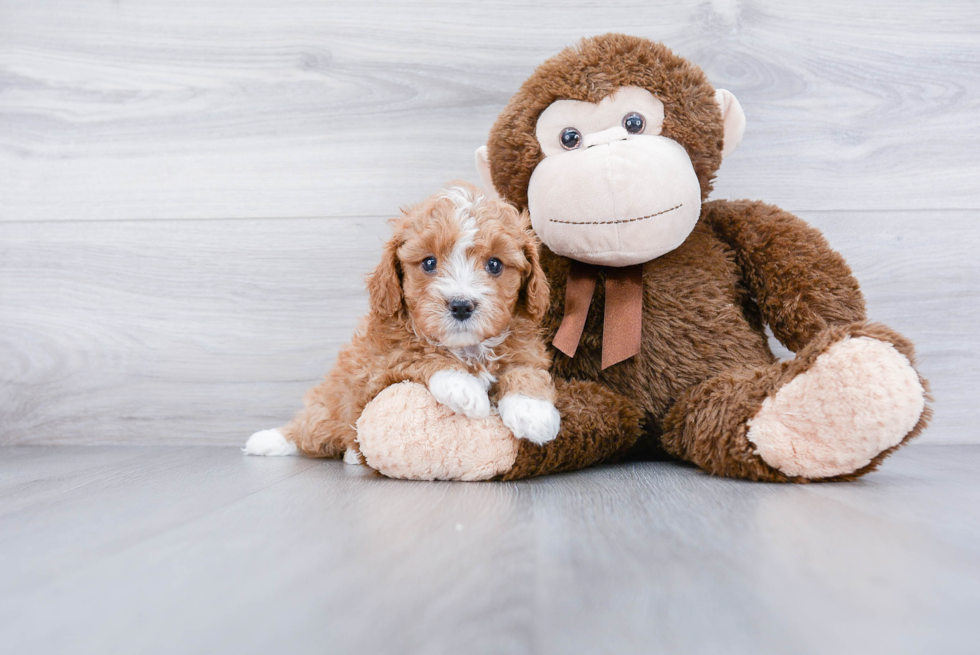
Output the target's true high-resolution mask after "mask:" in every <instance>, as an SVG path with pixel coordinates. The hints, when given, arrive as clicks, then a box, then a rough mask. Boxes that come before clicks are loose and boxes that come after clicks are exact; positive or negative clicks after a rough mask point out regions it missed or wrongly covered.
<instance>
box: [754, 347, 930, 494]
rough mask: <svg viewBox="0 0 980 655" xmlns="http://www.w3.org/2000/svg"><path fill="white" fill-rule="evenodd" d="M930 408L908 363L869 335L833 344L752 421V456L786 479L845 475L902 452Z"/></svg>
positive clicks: (777, 392) (769, 401)
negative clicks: (900, 448) (899, 448)
mask: <svg viewBox="0 0 980 655" xmlns="http://www.w3.org/2000/svg"><path fill="white" fill-rule="evenodd" d="M925 406H926V390H925V389H924V388H923V386H922V383H921V382H920V380H919V375H918V373H916V371H915V369H914V368H913V366H912V363H911V362H910V361H909V359H908V358H907V357H906V356H905V355H903V354H902V353H900V352H899V351H898V350H897V349H896V348H895V346H894V345H892V344H891V343H888V342H887V341H882V340H879V339H875V338H872V337H869V336H855V337H848V338H845V339H843V340H842V341H838V342H836V343H833V344H832V345H830V346H829V347H828V348H827V349H826V350H825V351H824V352H823V353H821V354H820V355H819V356H818V357H817V358H816V360H815V361H814V362H813V364H812V365H811V366H809V367H808V368H807V369H806V370H804V371H802V372H801V373H799V374H798V375H797V376H796V377H794V378H793V379H792V380H790V381H789V382H787V383H786V384H784V385H782V386H781V387H780V388H779V390H778V391H776V393H775V394H773V395H771V396H769V397H768V398H766V399H765V400H764V401H763V402H762V407H761V408H760V409H759V411H758V412H757V413H756V414H755V416H754V417H753V418H752V419H751V420H749V421H748V427H749V430H748V433H747V434H746V437H747V438H748V440H749V442H751V443H752V444H753V445H754V447H755V453H756V454H757V455H758V456H759V457H761V458H762V459H763V460H764V461H765V462H766V463H767V464H769V466H771V467H773V468H775V469H777V470H779V471H781V472H782V473H784V474H785V475H787V476H791V477H802V478H808V479H811V480H813V479H819V478H829V477H834V476H839V475H846V474H850V473H853V472H855V471H858V470H859V469H862V468H863V467H865V466H867V465H868V464H869V463H871V461H872V460H873V459H874V458H875V457H877V456H878V455H879V454H880V453H882V452H884V451H886V450H888V449H889V448H893V447H894V446H897V445H898V444H899V443H901V442H902V440H903V439H904V438H905V437H906V436H907V435H908V434H909V432H911V431H912V430H913V428H915V426H916V424H917V423H918V422H919V418H920V417H921V416H922V413H923V411H924V410H925Z"/></svg>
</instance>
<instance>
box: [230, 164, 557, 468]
mask: <svg viewBox="0 0 980 655" xmlns="http://www.w3.org/2000/svg"><path fill="white" fill-rule="evenodd" d="M390 223H391V225H392V229H393V235H392V237H391V239H390V240H389V241H388V242H387V243H386V244H385V246H384V252H383V254H382V258H381V263H380V264H379V265H378V267H377V268H376V269H375V270H374V272H373V273H372V274H371V275H370V276H369V278H368V284H367V286H368V292H369V295H370V312H369V314H368V315H367V316H366V317H365V318H364V319H362V321H361V324H360V326H359V327H358V329H357V332H356V333H355V335H354V338H353V340H352V341H351V343H350V344H349V345H347V346H346V347H345V348H343V349H342V350H341V351H340V353H339V355H338V356H337V363H336V365H335V366H334V368H333V370H331V371H330V374H329V375H328V376H327V377H326V379H325V380H324V381H323V383H321V384H320V385H318V386H316V387H314V388H312V389H311V390H310V391H309V392H308V393H307V394H306V398H305V407H304V409H303V410H302V411H300V412H299V414H297V416H296V417H295V418H294V419H293V420H292V422H290V423H289V424H288V425H287V426H285V427H284V428H281V429H274V430H263V431H261V432H257V433H255V434H254V435H252V437H251V438H249V440H248V442H247V443H246V446H245V452H246V453H248V454H253V455H290V454H293V453H295V452H297V451H298V452H300V453H302V454H304V455H307V456H309V457H341V456H343V455H344V454H345V452H348V456H350V455H354V456H356V452H357V451H356V448H357V442H356V440H357V432H356V431H355V429H354V425H355V424H356V423H357V419H358V418H359V417H360V415H361V412H362V411H363V409H364V406H365V405H367V404H368V403H369V402H370V401H371V400H372V399H374V397H375V396H377V395H378V393H380V392H381V391H382V390H383V389H385V388H386V387H388V386H390V385H392V384H396V383H398V382H403V381H406V380H408V381H412V382H418V383H420V384H424V385H427V386H428V388H429V391H430V392H431V393H432V395H433V397H434V398H435V399H436V400H437V401H438V402H440V403H442V404H443V405H446V406H447V407H449V408H450V409H452V410H453V411H455V412H457V413H460V414H465V415H466V416H469V417H471V418H476V419H479V418H485V417H487V416H489V415H490V413H491V411H493V410H492V401H493V402H495V403H496V405H497V409H498V411H499V413H500V418H501V419H502V421H503V423H504V425H506V426H507V427H508V428H510V430H511V431H512V432H513V433H514V436H515V437H517V438H519V439H520V438H523V439H528V440H529V441H532V442H534V443H539V444H540V443H545V442H548V441H550V440H552V439H554V437H555V436H556V435H557V434H558V430H559V427H560V418H559V415H558V411H557V410H556V409H555V407H554V401H555V387H554V383H553V381H552V378H551V374H550V373H549V372H548V369H549V367H550V365H551V358H550V356H549V354H548V352H547V350H546V349H545V344H544V341H543V339H542V338H541V336H540V333H539V329H538V324H539V322H540V320H541V317H542V315H543V314H544V312H545V310H546V309H547V307H548V303H549V289H548V283H547V281H546V279H545V276H544V273H543V271H542V270H541V265H540V263H539V261H538V249H539V243H538V240H537V237H536V236H535V235H534V233H533V232H532V231H531V229H530V221H529V219H528V216H527V214H526V213H519V212H518V211H517V210H516V209H514V208H513V207H512V206H511V205H509V204H507V203H505V202H502V201H499V200H494V199H490V198H488V197H486V196H485V195H484V194H483V193H482V192H481V191H480V190H478V189H477V188H476V187H474V186H472V185H469V184H466V183H463V182H460V183H454V184H453V185H451V186H449V187H448V188H446V189H444V190H442V191H440V192H438V193H436V194H435V195H433V196H431V197H430V198H428V199H427V200H425V201H423V202H421V203H419V204H417V205H415V206H414V207H411V208H410V209H408V210H405V211H403V215H402V216H400V217H399V218H396V219H392V220H391V221H390Z"/></svg>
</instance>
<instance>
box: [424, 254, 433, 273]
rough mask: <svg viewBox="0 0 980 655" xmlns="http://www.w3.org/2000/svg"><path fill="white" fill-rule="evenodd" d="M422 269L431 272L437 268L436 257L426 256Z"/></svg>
mask: <svg viewBox="0 0 980 655" xmlns="http://www.w3.org/2000/svg"><path fill="white" fill-rule="evenodd" d="M422 270H423V271H425V272H426V273H431V272H432V271H434V270H436V258H435V257H426V258H425V259H423V260H422Z"/></svg>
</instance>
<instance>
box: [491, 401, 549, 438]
mask: <svg viewBox="0 0 980 655" xmlns="http://www.w3.org/2000/svg"><path fill="white" fill-rule="evenodd" d="M497 410H498V411H499V412H500V419H501V420H502V421H503V422H504V425H506V426H507V427H508V428H510V431H511V432H513V433H514V436H515V437H517V438H518V439H527V440H528V441H530V442H532V443H536V444H538V445H541V444H545V443H548V442H549V441H551V440H552V439H554V438H555V437H557V436H558V430H559V429H560V428H561V415H560V414H559V413H558V410H557V409H555V406H554V405H552V404H551V403H550V402H549V401H547V400H542V399H541V398H531V397H530V396H524V395H521V394H512V395H510V396H505V397H504V398H503V399H502V400H501V401H500V402H499V403H497Z"/></svg>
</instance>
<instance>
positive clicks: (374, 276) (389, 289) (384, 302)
mask: <svg viewBox="0 0 980 655" xmlns="http://www.w3.org/2000/svg"><path fill="white" fill-rule="evenodd" d="M389 222H390V221H389ZM392 227H393V228H394V229H395V234H394V236H392V237H391V238H390V239H388V242H387V243H385V245H384V250H383V251H382V253H381V263H380V264H378V266H377V268H375V269H374V272H373V273H371V274H370V275H368V278H367V288H368V296H369V304H370V306H371V312H372V313H373V314H375V315H377V316H379V317H380V318H389V317H390V316H393V315H394V314H395V312H397V311H398V310H399V308H401V305H402V280H401V275H400V274H399V272H398V247H399V246H400V245H401V242H402V238H401V230H400V229H399V227H398V225H397V224H393V225H392Z"/></svg>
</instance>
